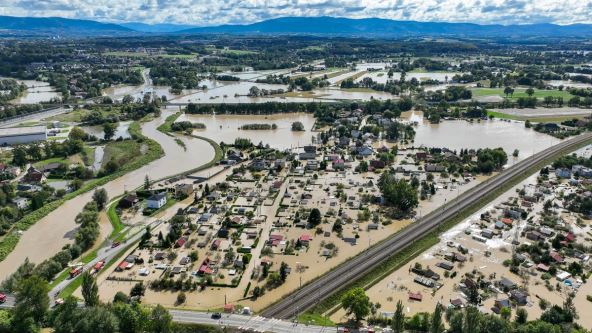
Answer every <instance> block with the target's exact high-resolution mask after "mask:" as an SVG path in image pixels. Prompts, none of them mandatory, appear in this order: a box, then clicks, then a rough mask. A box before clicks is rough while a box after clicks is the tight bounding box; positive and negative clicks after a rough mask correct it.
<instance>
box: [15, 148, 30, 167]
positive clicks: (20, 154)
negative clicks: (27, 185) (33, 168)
mask: <svg viewBox="0 0 592 333" xmlns="http://www.w3.org/2000/svg"><path fill="white" fill-rule="evenodd" d="M27 161H28V160H27V151H26V150H25V148H24V147H23V146H16V147H14V149H12V163H13V164H15V165H18V166H20V167H22V166H25V165H26V164H27Z"/></svg>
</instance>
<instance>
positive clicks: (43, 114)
mask: <svg viewBox="0 0 592 333" xmlns="http://www.w3.org/2000/svg"><path fill="white" fill-rule="evenodd" d="M71 110H72V109H65V108H63V107H57V106H56V107H51V108H49V109H45V110H40V111H38V112H35V113H29V114H26V115H22V116H20V117H17V118H12V119H7V120H3V121H1V122H0V128H4V127H10V126H14V125H16V124H20V123H22V122H26V121H34V120H39V119H42V118H48V117H51V116H55V115H58V114H60V113H64V112H67V111H71Z"/></svg>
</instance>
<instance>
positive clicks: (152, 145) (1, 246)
mask: <svg viewBox="0 0 592 333" xmlns="http://www.w3.org/2000/svg"><path fill="white" fill-rule="evenodd" d="M129 131H130V134H131V135H132V137H133V138H134V139H135V140H137V141H138V142H141V143H142V144H145V145H146V146H147V149H146V151H145V153H144V154H142V155H141V157H139V158H137V159H135V160H134V161H133V162H132V163H129V164H125V165H123V166H122V167H121V168H120V169H119V170H118V171H116V172H115V173H113V174H111V175H108V176H105V177H102V178H99V179H94V180H91V181H89V182H87V183H86V184H84V185H83V186H82V187H81V188H80V189H78V190H77V191H74V192H71V193H68V194H66V195H65V196H64V197H63V198H62V199H59V200H56V201H53V202H51V203H49V204H47V205H45V206H43V207H41V208H40V209H38V210H36V211H34V212H32V213H30V214H28V215H26V216H25V217H23V218H22V219H21V220H20V221H18V222H17V223H16V224H15V225H14V228H13V231H12V232H11V233H10V234H9V235H7V236H6V237H4V239H2V241H1V242H0V262H1V261H3V260H4V259H5V258H6V257H7V256H8V254H10V252H12V251H13V250H14V248H15V247H16V245H17V243H18V241H19V238H20V233H21V232H23V231H26V230H28V229H29V228H30V227H31V226H32V225H34V224H35V223H37V222H38V221H39V220H41V219H42V218H43V217H45V216H47V215H48V214H49V213H51V212H53V211H54V210H55V209H57V208H58V207H60V206H61V205H63V204H64V203H65V202H66V201H68V200H71V199H73V198H75V197H77V196H79V195H81V194H84V193H87V192H89V191H92V190H94V189H95V188H97V187H99V186H101V185H104V184H106V183H108V182H110V181H112V180H114V179H116V178H118V177H121V176H123V175H125V174H126V173H128V172H131V171H133V170H136V169H138V168H140V167H142V166H143V165H145V164H147V163H150V162H152V161H154V160H156V159H158V158H160V157H162V156H163V155H164V151H163V150H162V148H161V147H160V145H159V144H158V142H156V141H154V140H151V139H149V138H147V137H145V136H144V135H142V133H141V131H140V124H139V123H138V122H134V123H133V124H131V125H130V128H129ZM17 230H18V231H17Z"/></svg>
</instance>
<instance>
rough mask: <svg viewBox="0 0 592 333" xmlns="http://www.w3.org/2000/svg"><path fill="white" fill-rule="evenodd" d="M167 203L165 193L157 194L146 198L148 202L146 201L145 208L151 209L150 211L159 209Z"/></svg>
mask: <svg viewBox="0 0 592 333" xmlns="http://www.w3.org/2000/svg"><path fill="white" fill-rule="evenodd" d="M166 202H167V198H166V193H164V192H163V193H157V194H155V195H153V196H151V197H150V198H148V200H146V207H148V208H152V209H159V208H161V207H162V206H164V205H166Z"/></svg>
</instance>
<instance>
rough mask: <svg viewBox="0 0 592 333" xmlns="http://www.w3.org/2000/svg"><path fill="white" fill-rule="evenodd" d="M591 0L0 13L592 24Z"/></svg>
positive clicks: (314, 1)
mask: <svg viewBox="0 0 592 333" xmlns="http://www.w3.org/2000/svg"><path fill="white" fill-rule="evenodd" d="M591 14H592V0H0V15H11V16H61V17H69V18H83V19H93V20H99V21H108V22H131V21H135V22H146V23H183V24H192V25H199V26H207V25H218V24H224V23H231V24H244V23H253V22H257V21H261V20H265V19H269V18H274V17H280V16H321V15H328V16H339V17H350V18H364V17H381V18H389V19H396V20H417V21H448V22H473V23H501V24H522V23H557V24H571V23H592V15H591Z"/></svg>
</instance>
